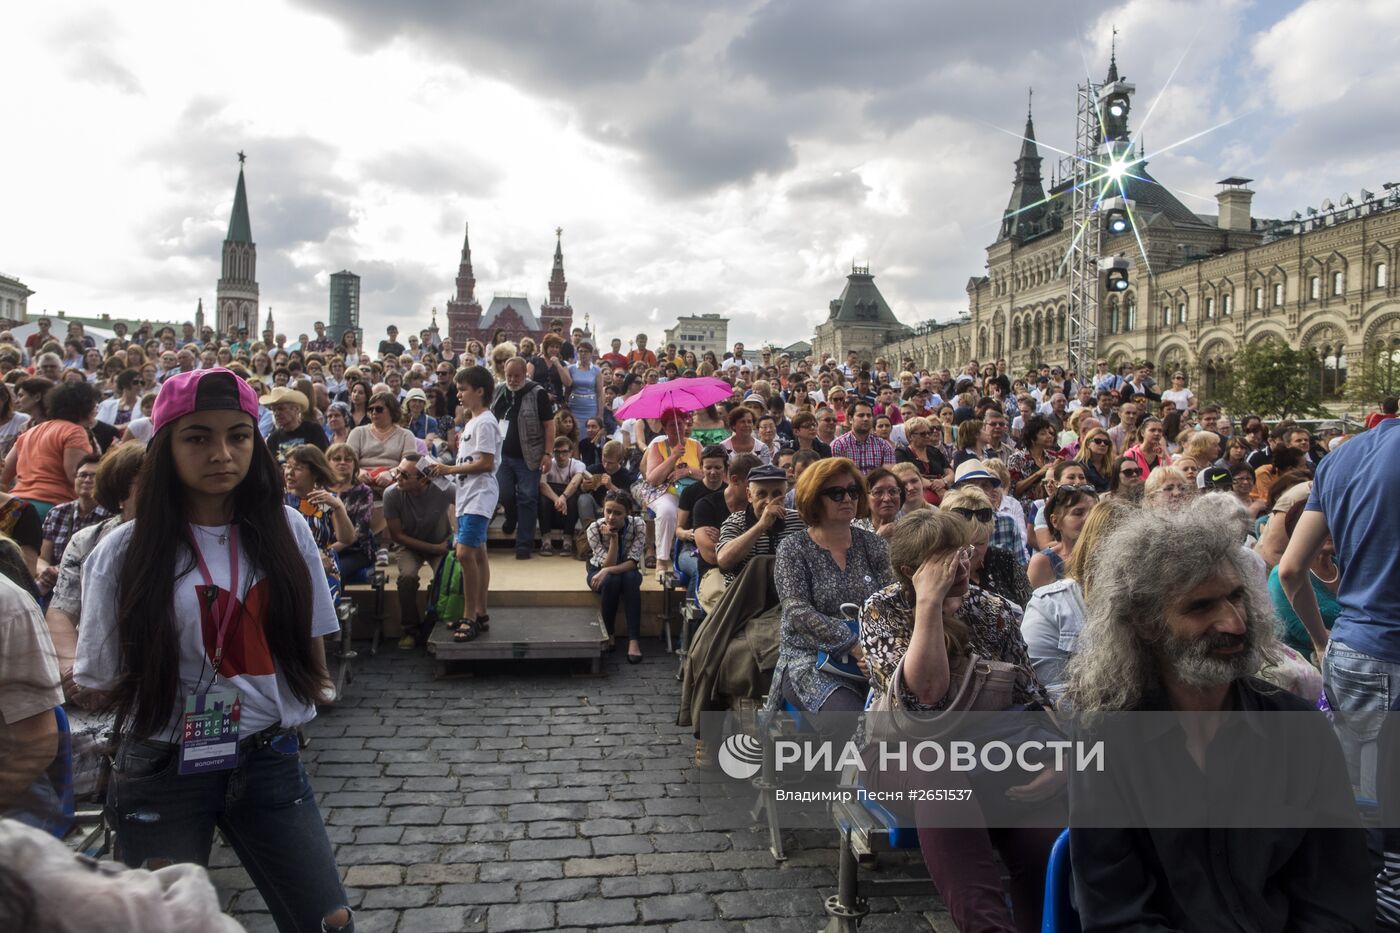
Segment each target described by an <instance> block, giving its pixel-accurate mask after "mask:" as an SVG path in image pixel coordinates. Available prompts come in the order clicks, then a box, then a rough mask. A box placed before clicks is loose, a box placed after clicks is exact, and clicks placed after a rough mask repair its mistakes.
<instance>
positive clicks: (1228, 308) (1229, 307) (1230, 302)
mask: <svg viewBox="0 0 1400 933" xmlns="http://www.w3.org/2000/svg"><path fill="white" fill-rule="evenodd" d="M1234 311H1235V293H1234V292H1226V293H1225V294H1224V296H1223V297H1222V298H1221V306H1220V313H1221V314H1222V315H1223V316H1224V317H1229V316H1230V315H1231V314H1233V313H1234Z"/></svg>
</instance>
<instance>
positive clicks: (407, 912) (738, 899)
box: [212, 642, 953, 933]
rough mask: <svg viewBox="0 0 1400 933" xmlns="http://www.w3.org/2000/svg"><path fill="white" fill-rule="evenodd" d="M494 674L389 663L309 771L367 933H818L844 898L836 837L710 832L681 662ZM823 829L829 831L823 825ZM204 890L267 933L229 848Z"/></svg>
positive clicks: (907, 916)
mask: <svg viewBox="0 0 1400 933" xmlns="http://www.w3.org/2000/svg"><path fill="white" fill-rule="evenodd" d="M645 647H646V650H648V657H647V660H646V662H645V663H644V664H642V665H640V666H631V665H628V664H626V663H625V662H624V663H619V662H622V654H621V652H620V651H619V652H617V653H614V654H613V655H611V656H610V657H609V658H607V659H606V661H605V671H606V676H604V677H587V676H576V675H575V674H574V673H573V672H575V671H577V670H580V669H581V667H573V666H569V665H562V664H561V665H543V664H536V665H533V666H531V667H530V668H529V669H528V670H527V669H525V668H524V667H523V666H517V665H512V664H499V665H496V666H494V667H490V668H487V667H475V668H468V669H469V670H474V671H477V672H478V673H476V674H475V675H474V676H470V677H460V678H449V679H444V680H434V679H433V677H432V670H431V663H430V661H429V659H427V658H426V657H424V656H423V655H422V654H421V653H419V652H415V653H413V654H407V653H401V652H398V651H396V650H395V649H394V647H393V645H392V644H391V643H390V644H387V645H386V650H384V651H381V652H380V654H379V656H378V657H377V658H374V659H368V657H367V656H366V659H367V660H368V662H369V663H368V664H366V665H364V666H362V667H361V668H360V670H359V672H358V674H357V676H356V679H355V683H354V685H353V686H352V687H351V688H350V691H349V696H348V697H347V698H346V700H345V702H344V704H343V705H342V706H340V707H339V708H337V709H336V710H334V711H331V712H328V713H325V714H323V715H322V716H320V717H319V718H318V719H317V720H316V721H315V722H314V723H312V725H311V727H310V728H309V730H308V733H309V735H310V737H311V739H312V744H311V747H310V748H308V749H307V750H306V751H305V753H304V755H305V759H306V763H307V769H308V771H309V772H310V773H311V777H312V783H313V785H314V786H315V788H316V791H317V795H318V797H319V800H320V805H321V808H322V811H323V814H324V816H325V818H326V824H327V828H328V831H329V833H330V837H331V841H332V842H333V843H334V844H335V846H336V858H337V860H338V862H339V865H340V868H341V871H342V872H344V875H345V884H346V887H347V889H348V891H349V894H350V903H351V906H352V907H354V908H355V909H356V911H357V913H356V929H357V930H360V931H363V933H390V931H397V933H435V931H489V933H505V931H532V930H563V929H568V930H576V931H580V933H581V931H584V930H597V931H599V933H603V931H608V933H622V931H626V930H633V929H642V928H645V929H646V930H648V931H653V933H654V931H659V930H666V931H670V933H711V931H716V933H717V931H741V933H788V931H815V930H818V929H820V928H821V926H822V925H823V924H824V922H825V913H824V911H823V909H822V903H823V901H824V900H825V898H826V897H827V896H828V895H830V894H832V893H833V892H834V890H835V887H834V886H835V881H836V879H835V867H836V853H835V848H834V845H835V833H834V830H833V829H830V828H821V829H817V828H812V829H805V830H800V831H797V832H793V833H790V834H788V835H787V848H788V854H789V859H788V861H786V862H785V863H783V864H782V865H781V866H778V865H777V864H776V863H775V862H774V861H773V859H772V857H771V856H770V855H769V853H768V849H767V845H768V842H767V835H766V833H761V832H759V831H758V830H756V829H754V830H740V831H733V830H723V831H721V830H717V829H715V828H714V827H716V826H718V825H721V824H724V823H732V811H733V809H734V808H735V807H736V806H738V804H737V803H736V802H734V801H733V800H724V801H723V803H722V805H724V806H727V807H729V808H730V811H731V816H729V817H727V818H722V819H720V818H716V816H715V815H714V812H715V811H714V806H715V805H716V803H717V802H719V801H717V795H716V793H715V791H716V788H715V786H714V782H715V781H716V780H724V778H722V777H716V776H714V775H712V774H706V773H701V772H698V771H696V770H695V769H694V768H693V767H692V766H691V764H690V758H691V754H692V752H693V744H692V740H691V737H690V735H689V730H688V729H684V728H681V727H678V726H676V725H675V721H676V710H677V702H678V693H679V683H678V682H677V681H676V680H675V662H674V660H673V658H672V657H671V656H670V655H667V654H665V653H664V647H663V646H662V645H661V644H659V643H656V642H649V643H647V644H646V646H645ZM817 825H824V826H825V827H829V825H830V824H829V823H826V824H817ZM213 865H214V868H213V870H212V874H213V876H214V881H215V883H216V884H217V885H218V886H219V888H220V891H221V892H222V893H223V894H224V896H225V903H226V904H228V905H229V906H230V908H231V909H232V911H233V912H234V914H235V915H236V916H237V917H238V919H239V920H240V921H241V922H242V923H243V924H244V925H245V926H246V927H247V928H248V929H249V930H254V931H263V930H272V929H273V926H272V923H271V920H270V918H269V916H268V914H267V913H266V912H265V908H264V906H263V902H262V898H261V897H260V896H259V894H258V893H257V891H256V890H255V889H254V888H253V887H252V884H251V882H250V881H249V879H248V876H247V875H246V874H245V873H244V872H243V870H242V869H241V868H239V867H237V861H236V859H235V858H234V857H233V856H232V854H231V853H230V852H228V851H227V850H226V849H222V848H220V849H218V850H216V852H215V859H214V862H213ZM871 908H872V914H871V916H870V917H868V918H867V919H866V921H865V923H864V924H863V925H862V927H861V929H862V931H863V933H865V931H869V933H882V931H905V930H910V931H913V930H920V931H927V930H930V929H932V930H938V931H945V930H946V931H951V930H953V926H952V924H951V923H950V922H949V920H948V915H947V914H946V913H945V912H944V911H943V908H942V906H941V904H940V903H939V901H938V899H937V897H935V896H932V895H930V896H928V897H918V898H899V899H897V901H896V899H891V898H879V899H875V900H874V901H873V902H872V904H871Z"/></svg>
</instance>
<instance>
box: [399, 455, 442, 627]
mask: <svg viewBox="0 0 1400 933" xmlns="http://www.w3.org/2000/svg"><path fill="white" fill-rule="evenodd" d="M419 459H420V458H419V455H418V454H409V455H408V456H407V457H405V458H404V460H403V462H402V463H400V464H399V481H398V482H397V483H396V484H394V485H393V486H390V487H389V488H388V489H386V490H385V491H384V524H385V526H386V527H387V529H388V531H389V537H390V538H392V539H393V540H394V542H395V543H396V544H398V545H399V553H398V566H399V580H398V593H399V619H400V621H401V622H402V623H403V630H404V635H403V637H402V638H400V639H399V647H400V648H404V649H409V648H412V647H414V645H415V644H417V637H416V634H417V632H418V628H419V618H418V572H419V571H420V570H421V569H422V567H423V565H424V564H429V565H431V566H432V567H434V568H436V567H437V565H438V562H439V561H441V560H442V556H443V555H444V554H446V553H447V551H448V549H450V548H451V547H452V535H451V530H452V527H453V525H454V523H455V517H454V515H453V508H454V501H453V500H454V498H455V493H454V492H453V491H452V489H451V488H450V487H448V488H443V487H440V486H438V485H437V484H435V483H434V482H433V481H432V480H431V479H430V478H428V477H427V476H425V475H424V474H423V472H422V471H421V470H419V469H418V461H419Z"/></svg>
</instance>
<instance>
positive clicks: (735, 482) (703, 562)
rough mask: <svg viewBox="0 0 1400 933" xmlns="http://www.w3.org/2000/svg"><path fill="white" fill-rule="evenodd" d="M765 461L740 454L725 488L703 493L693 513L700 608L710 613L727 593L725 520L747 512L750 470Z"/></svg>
mask: <svg viewBox="0 0 1400 933" xmlns="http://www.w3.org/2000/svg"><path fill="white" fill-rule="evenodd" d="M762 465H763V464H762V463H760V462H759V459H758V457H756V456H754V455H753V454H737V455H735V457H734V458H733V459H732V460H730V461H729V467H728V469H727V471H726V473H725V483H724V487H723V488H722V489H719V490H716V491H715V492H712V493H710V494H709V495H707V496H702V497H701V498H700V501H699V502H697V503H695V509H694V511H692V512H691V515H690V525H691V529H692V530H693V531H694V535H695V551H696V555H697V558H696V572H697V573H698V574H699V575H700V585H699V588H698V591H697V592H698V597H699V601H700V608H701V609H702V610H704V612H705V613H706V614H707V615H708V614H709V613H711V612H713V611H714V608H715V606H716V604H718V603H719V601H720V597H722V596H723V595H724V590H725V584H726V581H725V577H724V571H722V570H720V569H719V533H720V528H721V527H722V526H723V525H724V522H725V519H727V518H728V517H729V516H730V515H732V514H734V513H735V512H743V511H744V510H745V509H746V508H748V504H749V473H751V472H752V471H754V470H756V469H758V468H759V467H760V466H762Z"/></svg>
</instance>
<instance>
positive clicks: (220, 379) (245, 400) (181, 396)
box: [151, 366, 258, 431]
mask: <svg viewBox="0 0 1400 933" xmlns="http://www.w3.org/2000/svg"><path fill="white" fill-rule="evenodd" d="M218 410H223V411H241V412H243V413H244V414H245V415H247V416H248V417H250V418H252V419H253V423H254V424H256V423H257V421H258V393H257V392H255V391H253V387H252V386H250V385H248V383H246V382H244V381H243V380H242V379H239V378H238V376H237V375H236V374H235V373H234V372H233V370H230V369H224V368H223V367H221V366H216V367H213V368H212V369H196V370H192V371H190V372H187V373H177V374H176V375H174V376H171V377H170V378H169V379H167V380H165V382H163V383H161V386H160V393H159V394H158V395H156V404H155V407H154V408H153V409H152V410H151V429H152V430H153V431H159V430H160V429H161V428H163V427H165V426H166V425H167V424H170V423H172V422H174V421H178V420H179V419H181V418H183V417H184V416H185V415H188V414H192V413H194V412H197V411H218Z"/></svg>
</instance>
